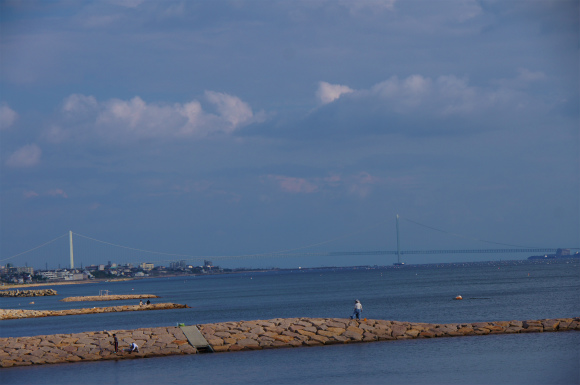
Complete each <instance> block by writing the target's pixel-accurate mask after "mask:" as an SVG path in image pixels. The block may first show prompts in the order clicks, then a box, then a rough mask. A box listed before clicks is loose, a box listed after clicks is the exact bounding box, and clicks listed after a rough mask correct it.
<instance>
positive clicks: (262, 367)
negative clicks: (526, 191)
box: [0, 262, 580, 384]
mask: <svg viewBox="0 0 580 385" xmlns="http://www.w3.org/2000/svg"><path fill="white" fill-rule="evenodd" d="M579 273H580V266H579V264H578V263H577V262H573V263H567V264H541V265H513V266H511V265H509V266H504V265H502V266H498V265H490V266H467V267H440V268H435V267H429V268H428V267H417V268H412V267H406V268H403V269H382V270H380V269H379V270H374V269H373V270H360V269H359V270H336V271H332V270H320V271H292V272H287V271H285V272H268V273H252V274H250V273H245V274H233V275H220V276H204V277H187V278H183V277H182V278H164V279H145V280H138V281H126V282H101V283H90V284H83V285H66V286H55V287H54V288H55V289H56V290H57V291H58V292H59V296H58V297H45V298H34V302H35V303H34V304H28V302H29V301H30V299H28V300H25V301H23V300H22V299H2V300H1V305H0V306H1V307H2V308H24V309H67V308H73V307H86V306H87V305H88V304H90V305H91V306H110V305H112V304H113V303H112V302H91V303H79V302H69V303H64V302H59V299H61V298H63V297H68V296H76V295H98V294H99V291H100V290H109V292H110V293H111V294H136V293H143V294H156V295H159V296H161V297H162V298H161V299H159V300H155V301H159V302H176V303H185V304H188V305H189V306H191V308H190V309H178V310H171V311H150V312H127V313H109V314H99V315H85V316H67V317H47V318H39V319H25V320H10V321H1V323H0V336H2V337H8V336H30V335H40V334H55V333H72V332H79V331H89V330H115V329H133V328H139V327H154V326H173V325H176V324H177V323H179V322H183V323H186V324H199V323H212V322H222V321H238V320H253V319H270V318H278V317H348V316H349V315H350V313H351V311H352V305H353V302H354V300H355V299H359V300H360V301H361V302H362V304H363V306H364V312H363V316H364V317H367V318H377V319H390V320H400V321H416V322H435V323H447V322H476V321H496V320H514V319H517V320H524V319H540V318H556V317H572V316H578V315H580V301H579V296H578V294H579V293H580V291H579V289H580V280H579V275H580V274H579ZM459 294H460V295H462V296H463V298H464V300H463V301H454V300H453V298H454V297H455V296H456V295H459ZM123 303H127V304H134V303H136V301H115V302H114V304H115V305H117V304H123ZM579 363H580V333H578V332H565V333H539V334H519V335H493V336H474V337H464V338H440V339H429V340H424V339H422V340H406V341H386V342H377V343H369V344H352V345H333V346H323V347H313V348H301V349H279V350H266V351H253V352H239V353H231V354H206V355H194V356H179V357H164V358H152V359H142V360H120V361H116V362H115V361H107V362H96V363H80V364H79V363H75V364H63V365H47V366H41V367H24V368H9V369H3V370H2V371H1V372H0V379H1V380H2V381H1V382H2V383H3V384H54V383H59V384H69V383H70V384H77V383H79V381H80V378H82V382H84V383H86V384H92V383H99V384H102V383H107V384H122V383H127V382H131V383H141V384H183V383H192V382H197V383H202V384H206V383H207V384H209V383H211V384H246V383H252V384H343V383H352V382H357V383H364V384H387V383H388V384H578V383H580V370H579V367H580V364H579Z"/></svg>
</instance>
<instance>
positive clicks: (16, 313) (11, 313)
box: [0, 303, 189, 320]
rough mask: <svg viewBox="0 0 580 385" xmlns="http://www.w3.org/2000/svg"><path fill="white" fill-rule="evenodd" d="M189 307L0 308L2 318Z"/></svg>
mask: <svg viewBox="0 0 580 385" xmlns="http://www.w3.org/2000/svg"><path fill="white" fill-rule="evenodd" d="M188 307H189V306H187V305H181V304H177V303H156V304H151V305H125V306H110V307H93V308H84V309H67V310H21V309H0V320H9V319H19V318H39V317H54V316H64V315H79V314H95V313H112V312H121V311H146V310H167V309H183V308H188Z"/></svg>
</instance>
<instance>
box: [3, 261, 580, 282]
mask: <svg viewBox="0 0 580 385" xmlns="http://www.w3.org/2000/svg"><path fill="white" fill-rule="evenodd" d="M579 261H580V259H579V258H560V259H548V260H529V259H506V260H501V259H500V260H495V261H493V260H492V261H466V262H438V263H418V264H413V263H407V264H404V265H400V266H394V265H362V266H318V267H294V268H268V269H260V268H256V269H240V270H232V271H224V272H221V273H212V274H189V273H183V274H177V273H175V272H172V273H171V274H162V275H155V276H147V277H126V278H95V279H90V280H82V281H54V282H35V283H23V284H11V283H3V284H2V285H1V286H0V290H11V289H20V288H26V287H37V286H53V285H78V284H88V283H104V282H122V281H133V280H140V279H154V278H175V277H204V276H212V275H225V274H247V273H265V272H273V271H318V270H346V269H354V270H356V269H371V270H382V269H408V268H413V269H415V268H427V269H430V268H445V267H468V266H482V265H493V266H495V265H500V266H504V265H512V264H518V265H521V264H526V265H542V264H555V263H557V264H560V263H562V264H569V263H577V262H579Z"/></svg>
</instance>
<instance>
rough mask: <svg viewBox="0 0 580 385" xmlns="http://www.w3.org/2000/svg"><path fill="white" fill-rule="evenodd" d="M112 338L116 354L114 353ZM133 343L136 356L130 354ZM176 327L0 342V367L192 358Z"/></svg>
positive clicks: (37, 337)
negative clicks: (136, 350) (172, 357)
mask: <svg viewBox="0 0 580 385" xmlns="http://www.w3.org/2000/svg"><path fill="white" fill-rule="evenodd" d="M113 334H116V335H117V339H118V341H119V350H118V352H117V353H115V349H114V345H113ZM133 342H135V343H136V344H137V345H138V346H139V352H138V353H129V352H128V351H127V350H128V347H129V346H130V345H131V343H133ZM196 352H197V351H196V349H195V348H194V347H193V346H191V345H189V343H188V341H187V338H186V337H185V335H184V334H183V332H182V331H181V329H180V328H178V327H159V328H147V329H137V330H112V331H102V332H85V333H75V334H55V335H48V336H36V337H18V338H0V367H2V368H7V367H12V366H28V365H33V364H59V363H65V362H78V361H99V360H118V359H126V358H144V357H159V356H168V355H178V354H195V353H196Z"/></svg>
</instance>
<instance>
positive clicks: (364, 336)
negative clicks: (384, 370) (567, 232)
mask: <svg viewBox="0 0 580 385" xmlns="http://www.w3.org/2000/svg"><path fill="white" fill-rule="evenodd" d="M196 326H197V328H198V329H199V331H200V332H201V334H202V336H203V337H204V338H205V340H206V341H207V343H208V344H209V345H210V346H211V348H212V349H213V351H215V352H235V351H243V350H260V349H274V348H290V347H303V346H322V345H331V344H346V343H361V342H375V341H388V340H404V339H413V338H439V337H458V336H477V335H488V334H512V333H542V332H563V331H571V330H580V317H575V318H556V319H543V320H526V321H495V322H475V323H451V324H430V323H415V322H400V321H386V320H363V321H360V322H358V321H356V320H350V319H342V318H277V319H272V320H256V321H237V322H221V323H213V324H203V325H196ZM113 333H115V334H116V335H117V338H118V339H119V349H120V351H119V352H118V353H115V352H114V350H113V345H112V343H113V342H112V341H113V337H112V335H113ZM132 342H135V343H137V345H139V353H128V352H126V351H124V349H126V348H128V346H129V345H130V344H131V343H132ZM197 352H198V350H197V349H196V348H195V347H193V346H192V345H190V343H189V340H188V338H187V337H186V335H185V334H184V332H183V331H182V329H181V328H180V327H162V328H144V329H136V330H117V331H101V332H86V333H76V334H57V335H49V336H35V337H18V338H0V367H11V366H24V365H33V364H54V363H64V362H76V361H98V360H109V359H130V358H144V357H155V356H164V355H175V354H195V353H197Z"/></svg>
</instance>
